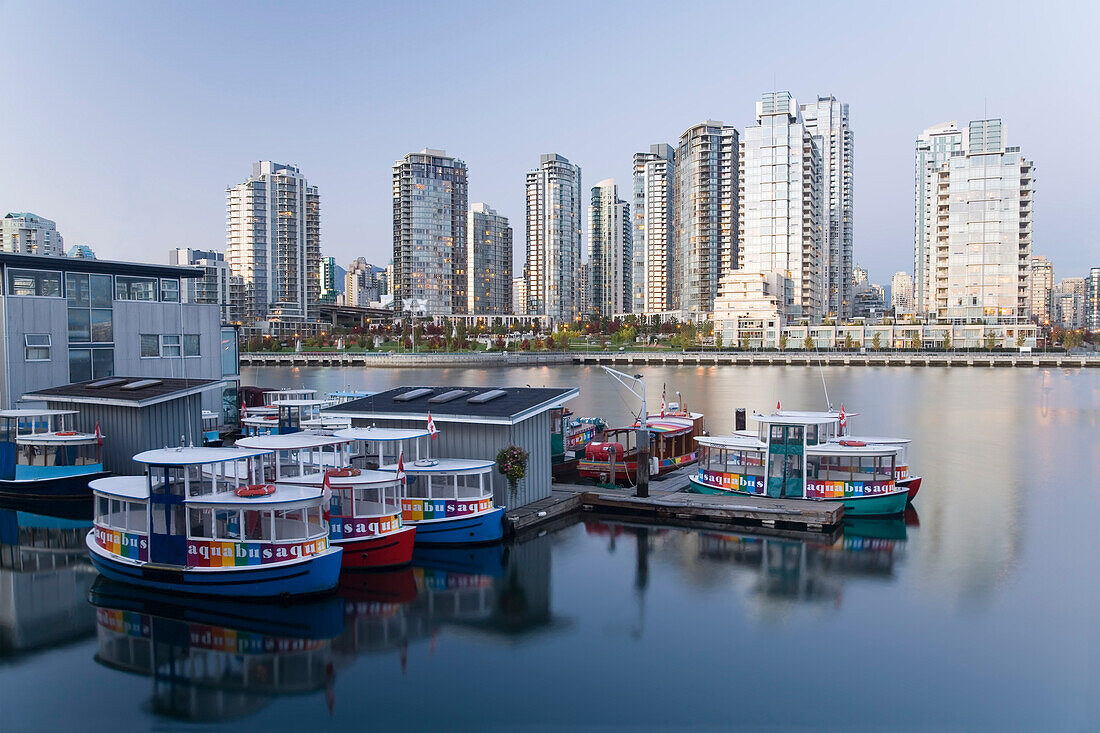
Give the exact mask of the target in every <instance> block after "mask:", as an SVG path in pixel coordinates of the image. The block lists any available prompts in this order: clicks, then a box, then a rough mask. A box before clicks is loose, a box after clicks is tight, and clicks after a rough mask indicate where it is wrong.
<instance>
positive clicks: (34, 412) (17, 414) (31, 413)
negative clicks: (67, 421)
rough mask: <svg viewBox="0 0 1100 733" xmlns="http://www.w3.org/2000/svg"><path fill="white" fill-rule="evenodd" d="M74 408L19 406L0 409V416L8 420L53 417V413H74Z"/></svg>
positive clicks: (75, 412)
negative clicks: (56, 408)
mask: <svg viewBox="0 0 1100 733" xmlns="http://www.w3.org/2000/svg"><path fill="white" fill-rule="evenodd" d="M75 414H77V411H76V410H47V409H45V408H42V409H30V408H25V407H20V408H18V409H14V410H0V417H6V418H8V419H10V420H15V419H18V418H21V417H53V416H55V415H75Z"/></svg>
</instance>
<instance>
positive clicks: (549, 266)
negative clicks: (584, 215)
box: [526, 153, 582, 322]
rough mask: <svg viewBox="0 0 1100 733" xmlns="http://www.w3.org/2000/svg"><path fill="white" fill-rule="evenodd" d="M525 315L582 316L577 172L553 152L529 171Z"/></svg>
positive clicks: (579, 192) (569, 318)
mask: <svg viewBox="0 0 1100 733" xmlns="http://www.w3.org/2000/svg"><path fill="white" fill-rule="evenodd" d="M526 184H527V222H526V224H527V313H528V314H530V315H544V316H549V317H551V318H552V319H554V320H556V321H566V322H569V321H572V320H573V319H575V318H576V317H577V316H579V315H580V302H579V298H580V281H579V280H580V278H579V272H580V267H581V207H582V204H581V168H580V166H578V165H573V164H572V163H570V162H569V159H568V158H565V157H564V156H561V155H558V154H557V153H547V154H546V155H543V156H541V158H540V160H539V167H538V168H536V169H534V170H532V171H528V172H527V181H526Z"/></svg>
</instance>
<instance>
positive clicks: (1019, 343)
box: [1016, 331, 1024, 347]
mask: <svg viewBox="0 0 1100 733" xmlns="http://www.w3.org/2000/svg"><path fill="white" fill-rule="evenodd" d="M1023 345H1024V332H1023V331H1018V332H1017V336H1016V346H1017V347H1020V346H1023Z"/></svg>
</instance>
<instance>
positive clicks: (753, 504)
mask: <svg viewBox="0 0 1100 733" xmlns="http://www.w3.org/2000/svg"><path fill="white" fill-rule="evenodd" d="M696 470H697V468H696V467H695V466H688V467H685V468H682V469H680V470H679V471H675V472H673V473H670V474H668V475H666V476H663V477H661V478H659V479H656V480H654V481H653V482H652V483H650V485H649V496H648V497H646V498H639V497H637V496H635V495H634V493H635V492H634V490H633V489H629V488H622V489H606V488H601V487H596V486H583V485H580V484H554V489H553V491H552V492H551V494H550V496H549V497H547V498H546V499H541V500H539V501H536V502H532V503H531V504H528V505H526V506H522V507H518V508H516V509H512V510H509V511H508V512H507V513H505V517H504V527H505V534H506V535H507V536H509V537H514V536H516V535H519V534H523V533H526V532H529V531H532V530H535V529H540V530H541V529H545V528H546V525H547V524H548V523H549V522H552V521H554V520H557V519H559V518H562V517H566V516H568V515H570V514H573V513H574V512H579V511H585V512H596V513H599V514H601V515H618V516H630V517H633V518H634V519H638V520H642V521H652V522H661V523H665V524H678V525H687V526H699V527H705V528H708V529H721V528H732V527H739V528H751V527H759V528H764V529H765V530H767V531H768V534H777V535H788V534H790V535H802V534H805V533H813V534H820V533H828V532H831V531H833V530H834V529H835V528H836V527H837V526H839V525H840V522H841V518H842V517H843V516H844V505H843V504H841V503H839V502H830V501H820V502H818V501H814V502H809V501H798V500H794V499H772V498H768V497H755V496H733V495H726V496H722V495H713V496H712V495H708V494H693V493H691V492H688V491H686V490H685V489H686V488H687V487H688V484H689V481H688V478H689V477H690V476H691V475H692V474H694V473H695V471H696Z"/></svg>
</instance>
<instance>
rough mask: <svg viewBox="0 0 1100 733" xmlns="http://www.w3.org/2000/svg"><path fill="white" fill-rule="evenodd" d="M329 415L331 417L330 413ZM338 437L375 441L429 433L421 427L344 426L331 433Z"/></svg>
mask: <svg viewBox="0 0 1100 733" xmlns="http://www.w3.org/2000/svg"><path fill="white" fill-rule="evenodd" d="M330 417H332V416H331V415H330ZM333 435H335V436H336V437H338V438H348V439H349V440H377V441H395V440H413V439H415V438H423V437H425V436H427V435H429V433H428V431H427V430H425V429H423V428H375V427H366V428H345V429H344V430H337V431H336V432H335V433H333Z"/></svg>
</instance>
